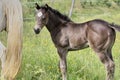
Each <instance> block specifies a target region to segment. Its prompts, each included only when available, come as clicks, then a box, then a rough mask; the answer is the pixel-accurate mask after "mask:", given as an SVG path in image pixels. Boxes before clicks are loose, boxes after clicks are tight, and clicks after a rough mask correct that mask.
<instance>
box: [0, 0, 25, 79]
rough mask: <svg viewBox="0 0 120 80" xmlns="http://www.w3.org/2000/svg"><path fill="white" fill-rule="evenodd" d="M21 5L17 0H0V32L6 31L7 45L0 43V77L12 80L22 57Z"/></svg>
mask: <svg viewBox="0 0 120 80" xmlns="http://www.w3.org/2000/svg"><path fill="white" fill-rule="evenodd" d="M22 27H23V18H22V6H21V3H20V1H19V0H0V32H1V31H3V30H5V31H6V32H7V33H8V35H7V36H8V37H7V47H6V48H5V47H4V45H3V44H2V43H0V59H1V62H2V70H1V79H0V80H14V78H15V76H16V75H17V73H18V71H19V68H20V65H21V57H22V54H21V52H22Z"/></svg>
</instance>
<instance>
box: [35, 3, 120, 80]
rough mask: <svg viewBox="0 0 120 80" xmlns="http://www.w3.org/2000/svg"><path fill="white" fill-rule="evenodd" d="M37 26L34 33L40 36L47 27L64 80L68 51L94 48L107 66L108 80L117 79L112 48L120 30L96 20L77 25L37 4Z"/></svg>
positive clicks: (65, 78)
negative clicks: (56, 52) (115, 77)
mask: <svg viewBox="0 0 120 80" xmlns="http://www.w3.org/2000/svg"><path fill="white" fill-rule="evenodd" d="M36 9H37V13H36V25H35V27H34V31H35V33H36V34H39V32H40V31H41V29H42V28H43V27H44V26H46V28H47V29H48V31H49V32H50V35H51V37H52V41H53V43H54V44H55V47H56V48H57V51H58V54H59V57H60V70H61V73H62V80H67V75H66V72H67V64H66V62H67V61H66V56H67V53H68V51H74V50H80V49H84V48H87V47H89V46H90V47H91V48H92V49H93V50H94V51H95V52H96V53H97V55H98V57H99V58H100V60H101V62H102V63H103V64H104V65H105V67H106V71H107V77H106V80H113V79H114V70H115V64H114V61H113V57H112V52H111V49H112V46H113V44H114V42H115V37H116V32H115V29H116V30H118V31H120V27H119V26H117V25H114V24H110V23H108V22H106V21H103V20H100V19H95V20H91V21H88V22H85V23H74V22H73V21H71V20H70V19H69V18H68V17H67V16H65V15H63V14H61V13H60V12H59V11H57V10H55V9H53V8H51V7H50V6H48V5H47V4H46V5H44V6H39V5H38V4H37V3H36Z"/></svg>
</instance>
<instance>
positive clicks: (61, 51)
mask: <svg viewBox="0 0 120 80" xmlns="http://www.w3.org/2000/svg"><path fill="white" fill-rule="evenodd" d="M67 52H68V51H67V50H66V49H62V48H58V54H59V56H60V64H59V68H60V71H61V73H62V80H67V63H66V56H67Z"/></svg>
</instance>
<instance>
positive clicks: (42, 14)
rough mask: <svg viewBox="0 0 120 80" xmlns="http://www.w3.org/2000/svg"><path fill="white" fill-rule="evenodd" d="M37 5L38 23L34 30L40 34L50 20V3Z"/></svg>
mask: <svg viewBox="0 0 120 80" xmlns="http://www.w3.org/2000/svg"><path fill="white" fill-rule="evenodd" d="M35 5H36V25H35V27H34V31H35V33H36V34H39V32H40V30H41V29H42V28H43V26H45V25H46V24H47V22H48V5H47V4H45V5H44V6H39V5H38V4H37V3H36V4H35Z"/></svg>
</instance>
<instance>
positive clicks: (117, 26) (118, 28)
mask: <svg viewBox="0 0 120 80" xmlns="http://www.w3.org/2000/svg"><path fill="white" fill-rule="evenodd" d="M109 26H110V27H112V28H113V29H115V30H117V31H119V32H120V25H117V24H114V23H111V24H109Z"/></svg>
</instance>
